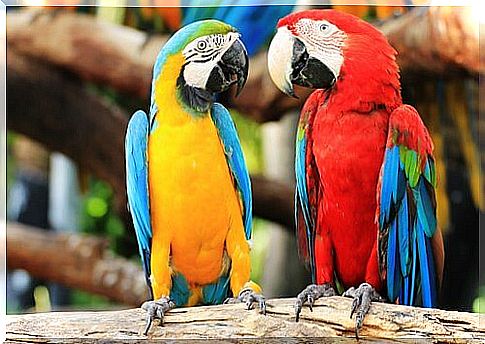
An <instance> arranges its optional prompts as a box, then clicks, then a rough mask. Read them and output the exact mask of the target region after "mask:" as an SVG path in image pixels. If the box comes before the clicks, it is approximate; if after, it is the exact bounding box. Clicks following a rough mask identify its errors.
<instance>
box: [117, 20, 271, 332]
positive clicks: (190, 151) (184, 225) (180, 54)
mask: <svg viewBox="0 0 485 344" xmlns="http://www.w3.org/2000/svg"><path fill="white" fill-rule="evenodd" d="M247 74H248V58H247V54H246V49H245V47H244V45H243V44H242V42H241V40H240V38H239V33H238V32H237V31H236V29H234V28H233V27H232V26H230V25H228V24H225V23H223V22H220V21H216V20H205V21H199V22H195V23H192V24H190V25H187V26H185V27H184V28H182V29H181V30H179V31H178V32H176V33H175V34H174V35H173V36H172V37H171V38H170V39H169V41H168V42H167V43H166V44H165V45H164V46H163V48H162V49H161V51H160V53H159V55H158V57H157V59H156V62H155V66H154V69H153V81H152V92H151V106H150V113H149V114H148V115H146V114H145V112H143V111H140V110H139V111H137V112H135V114H134V115H133V116H132V118H131V120H130V122H129V124H128V129H127V133H126V141H125V151H126V185H127V194H128V205H129V209H130V212H131V214H132V217H133V223H134V227H135V231H136V236H137V240H138V246H139V252H140V255H141V259H142V264H143V268H144V271H145V275H146V280H147V284H148V286H149V289H150V292H151V298H154V299H155V301H147V302H145V303H144V304H143V305H142V308H143V309H145V310H146V311H147V313H148V315H147V326H146V328H145V334H146V333H147V332H148V330H149V328H150V326H151V323H152V320H153V319H155V318H160V319H161V322H162V323H163V316H164V314H165V312H167V311H168V310H170V309H171V308H173V307H175V306H192V305H198V304H220V303H222V302H224V301H225V300H226V299H227V298H229V299H228V300H229V301H230V302H236V301H241V302H246V305H247V307H248V309H249V308H251V306H252V304H253V302H257V303H258V304H259V307H260V310H261V312H262V313H264V312H265V299H264V297H263V296H262V294H261V288H260V287H259V286H258V285H257V284H256V283H254V282H252V281H250V279H249V275H250V255H249V254H250V252H249V251H250V247H249V244H248V240H250V238H251V231H252V198H251V197H252V196H251V184H250V179H249V175H248V171H247V168H246V164H245V160H244V156H243V152H242V150H241V145H240V142H239V138H238V136H237V133H236V129H235V126H234V123H233V121H232V119H231V117H230V115H229V112H228V111H227V109H226V108H224V106H222V105H221V104H218V103H214V101H213V99H214V97H215V95H216V94H217V93H220V92H223V91H225V90H227V89H228V88H229V87H230V86H232V85H233V84H236V85H237V93H239V92H240V91H241V89H242V88H243V86H244V84H245V81H246V78H247ZM231 296H234V298H231ZM226 301H227V300H226Z"/></svg>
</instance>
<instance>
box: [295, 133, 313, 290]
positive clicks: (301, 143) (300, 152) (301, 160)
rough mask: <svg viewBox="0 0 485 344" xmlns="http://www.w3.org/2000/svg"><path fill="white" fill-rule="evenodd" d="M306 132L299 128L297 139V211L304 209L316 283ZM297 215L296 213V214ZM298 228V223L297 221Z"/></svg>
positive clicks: (311, 265)
mask: <svg viewBox="0 0 485 344" xmlns="http://www.w3.org/2000/svg"><path fill="white" fill-rule="evenodd" d="M305 131H306V130H305V129H304V128H302V127H300V128H298V134H297V137H296V149H295V153H296V154H295V176H296V193H295V194H296V199H295V209H297V208H296V207H298V205H299V206H300V207H301V209H302V213H303V219H304V221H305V232H306V240H307V248H308V255H309V259H310V268H311V275H312V281H313V282H315V278H316V274H315V257H314V246H313V234H312V231H313V229H314V220H313V218H312V215H311V213H310V204H309V196H308V187H307V170H306V155H307V153H306V148H307V139H306V132H305ZM295 213H296V212H295ZM296 223H297V226H298V221H296Z"/></svg>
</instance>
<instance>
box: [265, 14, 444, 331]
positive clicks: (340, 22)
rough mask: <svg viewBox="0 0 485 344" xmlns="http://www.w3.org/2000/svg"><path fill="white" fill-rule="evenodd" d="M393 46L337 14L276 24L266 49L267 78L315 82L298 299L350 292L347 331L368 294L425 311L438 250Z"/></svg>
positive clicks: (302, 191) (418, 125)
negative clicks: (306, 277) (307, 278)
mask: <svg viewBox="0 0 485 344" xmlns="http://www.w3.org/2000/svg"><path fill="white" fill-rule="evenodd" d="M396 54H397V53H396V51H395V50H394V49H393V48H392V47H391V45H390V44H389V43H388V42H387V40H386V38H385V37H384V35H383V34H382V33H381V32H380V31H378V30H377V29H376V28H374V27H373V26H372V25H370V24H368V23H366V22H365V21H363V20H361V19H359V18H357V17H355V16H353V15H351V14H347V13H342V12H338V11H334V10H309V11H302V12H298V13H293V14H291V15H288V16H286V17H284V18H283V19H281V20H280V21H279V23H278V31H277V33H276V35H275V37H274V38H273V40H272V42H271V46H270V49H269V52H268V67H269V72H270V75H271V77H272V79H273V81H274V82H275V84H276V85H277V86H278V88H280V90H282V91H283V92H285V93H286V94H288V95H292V96H294V95H295V94H294V91H293V84H296V85H300V86H304V87H308V88H313V89H316V91H314V92H313V93H312V94H311V95H310V97H309V98H308V99H307V101H306V103H305V106H304V107H303V110H302V112H301V116H300V120H299V126H298V133H297V139H296V157H295V172H296V179H297V180H296V185H297V186H296V197H295V202H296V218H297V238H298V243H299V245H298V246H299V251H300V256H301V257H302V258H303V259H304V261H305V262H306V263H307V265H309V267H310V268H311V272H312V276H313V282H314V283H315V284H312V285H310V286H308V287H307V288H306V289H305V290H303V291H302V292H301V293H300V294H299V295H298V296H297V300H296V303H295V310H296V319H297V321H298V318H299V314H300V312H301V308H302V305H303V304H304V303H308V304H309V305H310V307H311V306H312V305H313V303H314V301H315V300H316V299H318V298H319V297H322V296H332V295H335V294H336V291H335V287H336V282H337V281H338V283H339V284H340V285H341V286H343V287H344V288H345V289H347V291H345V293H344V294H343V295H344V296H348V297H353V298H354V300H353V303H352V310H351V317H352V315H353V314H354V313H356V335H357V336H358V331H359V329H360V328H361V327H362V324H363V320H364V316H365V314H366V313H367V312H368V310H369V307H370V304H371V301H384V300H385V299H387V300H388V301H390V302H397V303H400V304H405V305H419V306H423V307H434V306H436V305H437V294H438V289H439V285H440V283H441V277H442V272H443V262H444V249H443V241H442V236H441V233H440V230H439V228H438V227H437V224H436V201H435V187H436V173H435V162H434V158H433V143H432V141H431V138H430V135H429V133H428V130H427V129H426V127H425V125H424V124H423V122H422V120H421V118H420V116H419V114H418V113H417V111H416V110H415V109H414V108H413V107H411V106H409V105H404V104H403V103H402V98H401V92H400V82H399V68H398V66H397V64H396Z"/></svg>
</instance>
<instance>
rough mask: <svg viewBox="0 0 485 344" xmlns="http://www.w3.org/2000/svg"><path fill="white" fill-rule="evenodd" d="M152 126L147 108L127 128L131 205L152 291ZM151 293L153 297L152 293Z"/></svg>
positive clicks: (136, 113) (126, 149)
mask: <svg viewBox="0 0 485 344" xmlns="http://www.w3.org/2000/svg"><path fill="white" fill-rule="evenodd" d="M148 128H149V124H148V117H147V115H146V114H145V112H143V111H137V112H135V114H134V115H133V116H132V117H131V120H130V122H129V123H128V129H127V131H126V137H125V157H126V191H127V194H128V207H129V210H130V212H131V216H132V218H133V225H134V227H135V232H136V237H137V240H138V249H139V251H140V256H141V260H142V264H143V270H144V272H145V277H146V280H147V284H148V286H149V289H150V293H151V292H152V290H151V284H150V278H149V277H150V249H151V242H152V228H151V222H150V205H149V197H148V173H147V171H148V168H147V141H148ZM150 296H151V297H153V296H152V295H150Z"/></svg>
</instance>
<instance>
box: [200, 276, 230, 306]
mask: <svg viewBox="0 0 485 344" xmlns="http://www.w3.org/2000/svg"><path fill="white" fill-rule="evenodd" d="M229 281H230V279H229V276H221V277H219V279H218V280H217V282H215V283H212V284H209V285H206V286H204V288H203V289H202V298H203V303H204V304H205V305H219V304H221V303H223V302H224V301H225V300H226V299H227V298H228V297H229Z"/></svg>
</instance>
